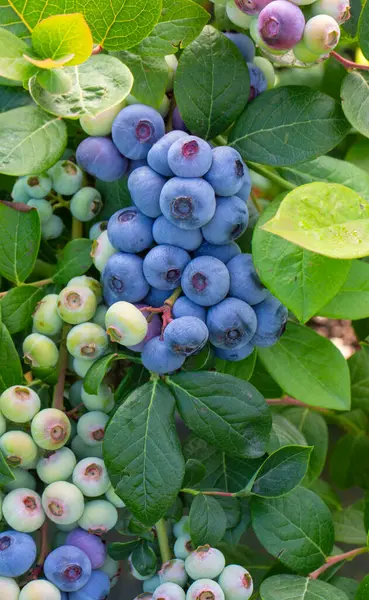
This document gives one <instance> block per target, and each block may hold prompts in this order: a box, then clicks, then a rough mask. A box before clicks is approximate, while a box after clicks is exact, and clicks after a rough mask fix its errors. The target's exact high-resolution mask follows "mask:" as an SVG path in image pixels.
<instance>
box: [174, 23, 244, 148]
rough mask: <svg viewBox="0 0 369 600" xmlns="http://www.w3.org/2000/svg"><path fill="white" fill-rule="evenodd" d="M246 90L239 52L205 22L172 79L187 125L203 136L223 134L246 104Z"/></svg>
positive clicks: (242, 59)
mask: <svg viewBox="0 0 369 600" xmlns="http://www.w3.org/2000/svg"><path fill="white" fill-rule="evenodd" d="M249 89H250V88H249V75H248V69H247V66H246V63H245V59H244V58H243V56H242V55H241V53H240V51H239V50H238V48H237V47H236V46H235V45H234V44H233V43H232V42H231V41H230V40H228V39H227V38H226V37H225V36H224V35H223V34H222V33H220V32H219V31H217V30H216V29H214V28H213V27H210V26H208V25H207V26H206V27H205V28H204V29H203V31H202V33H201V34H200V35H199V37H198V38H197V39H196V40H195V41H194V42H192V44H190V45H189V46H188V47H187V48H186V50H185V51H184V52H183V54H182V56H181V60H180V62H179V65H178V69H177V73H176V78H175V82H174V91H175V96H176V100H177V103H178V108H179V110H180V112H181V115H182V117H183V119H184V121H185V123H186V125H187V127H188V128H189V129H190V130H191V132H193V133H194V134H196V135H199V136H201V137H204V138H212V137H214V136H216V135H218V134H219V133H222V132H223V131H224V130H225V129H227V128H228V127H229V126H230V125H231V124H232V123H233V121H234V120H235V119H236V118H237V117H238V115H239V114H240V113H241V111H242V110H243V108H244V107H245V104H246V102H247V99H248V95H249Z"/></svg>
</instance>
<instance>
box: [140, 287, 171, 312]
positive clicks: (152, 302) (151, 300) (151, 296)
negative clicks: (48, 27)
mask: <svg viewBox="0 0 369 600" xmlns="http://www.w3.org/2000/svg"><path fill="white" fill-rule="evenodd" d="M171 293H172V290H158V288H155V287H150V290H149V293H148V294H147V296H145V298H144V299H143V300H142V303H143V305H144V306H152V307H153V308H160V307H161V306H163V304H164V302H165V300H167V299H168V298H169V297H170V295H171Z"/></svg>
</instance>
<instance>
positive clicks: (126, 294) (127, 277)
mask: <svg viewBox="0 0 369 600" xmlns="http://www.w3.org/2000/svg"><path fill="white" fill-rule="evenodd" d="M143 266H144V261H143V260H142V258H140V257H139V256H135V255H134V254H127V253H125V252H118V253H117V254H114V255H113V256H111V257H110V258H109V260H108V262H107V264H106V266H105V268H104V270H103V273H102V282H103V289H104V299H105V302H106V304H107V305H108V306H111V305H112V304H114V303H116V302H120V301H125V302H139V301H140V300H142V298H144V297H145V296H146V295H147V293H148V291H149V288H150V286H149V284H148V282H147V281H146V279H145V277H144V271H143Z"/></svg>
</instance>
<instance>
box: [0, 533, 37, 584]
mask: <svg viewBox="0 0 369 600" xmlns="http://www.w3.org/2000/svg"><path fill="white" fill-rule="evenodd" d="M36 552H37V547H36V544H35V542H34V540H33V539H32V538H31V536H30V535H28V534H27V533H20V532H18V531H2V532H1V533H0V575H1V576H2V577H20V576H21V575H23V574H24V573H26V571H28V569H30V567H31V566H32V565H33V563H34V561H35V559H36Z"/></svg>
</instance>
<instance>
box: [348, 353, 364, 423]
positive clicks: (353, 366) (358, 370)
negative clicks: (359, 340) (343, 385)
mask: <svg viewBox="0 0 369 600" xmlns="http://www.w3.org/2000/svg"><path fill="white" fill-rule="evenodd" d="M347 364H348V367H349V369H350V379H351V402H352V408H362V409H363V410H365V411H366V412H369V347H368V346H367V345H366V344H362V347H361V350H358V351H357V352H355V354H353V355H352V356H350V358H349V359H348V361H347Z"/></svg>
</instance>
